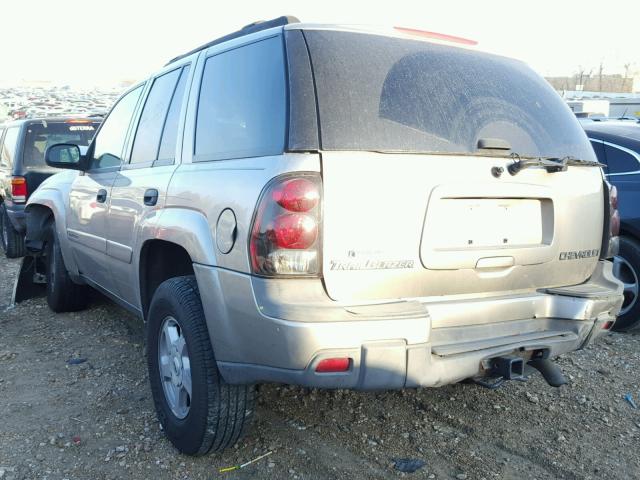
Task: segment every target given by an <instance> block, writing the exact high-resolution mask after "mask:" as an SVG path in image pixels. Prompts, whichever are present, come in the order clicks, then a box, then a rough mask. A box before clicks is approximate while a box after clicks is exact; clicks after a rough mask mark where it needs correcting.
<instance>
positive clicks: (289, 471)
mask: <svg viewBox="0 0 640 480" xmlns="http://www.w3.org/2000/svg"><path fill="white" fill-rule="evenodd" d="M17 268H18V262H17V261H14V260H13V261H7V260H6V259H2V260H0V271H1V272H2V273H3V275H2V277H1V278H0V305H5V306H6V305H7V304H8V302H9V300H8V299H9V297H10V295H11V290H12V288H13V283H12V282H13V279H14V278H15V272H16V271H17ZM0 328H1V329H2V335H1V336H0V416H1V417H2V418H3V422H0V478H2V479H3V480H5V479H22V478H25V479H26V478H45V477H46V478H48V479H62V478H92V479H120V478H155V479H164V478H172V479H173V478H185V479H186V478H189V479H191V478H202V479H211V478H232V479H238V478H293V479H297V478H299V479H303V478H304V479H308V478H318V479H321V478H349V479H351V478H356V479H360V478H362V479H369V478H396V477H398V476H399V475H400V476H404V475H406V474H402V473H399V472H397V471H395V470H394V462H393V461H394V459H398V458H410V459H420V460H423V461H424V462H425V463H426V465H425V466H424V467H423V468H422V469H420V470H418V471H417V472H416V473H414V474H412V477H415V478H458V479H464V478H468V479H475V478H478V479H480V478H486V479H490V478H567V479H572V478H579V479H582V478H584V479H586V478H632V477H634V476H637V472H639V471H640V456H639V451H638V449H636V448H632V447H631V446H633V445H637V444H638V441H639V439H640V414H639V410H636V409H634V408H633V407H632V406H631V405H630V404H629V403H628V402H627V401H625V399H624V395H625V394H627V393H630V394H632V395H633V398H634V399H635V401H636V402H638V401H639V397H640V385H639V376H638V373H637V372H638V369H639V367H640V358H639V352H640V348H639V347H640V345H639V343H640V342H639V338H640V337H638V336H632V335H618V334H613V335H611V336H610V337H607V338H605V339H604V340H603V341H601V342H599V343H598V344H597V345H595V346H594V347H590V348H589V349H587V350H583V351H578V352H575V353H573V354H571V355H567V356H565V357H564V358H562V359H561V360H560V361H559V364H560V366H561V367H562V368H563V370H564V371H565V373H566V374H567V375H568V377H569V379H570V384H569V385H567V386H565V387H562V388H560V389H553V388H551V387H549V386H547V385H546V383H544V381H543V380H542V379H541V378H540V377H535V378H531V379H530V380H529V382H527V383H518V382H511V383H509V384H507V385H505V386H504V387H503V388H501V389H499V390H496V391H489V390H486V389H482V388H480V387H477V386H475V385H469V384H459V385H452V386H448V387H443V388H439V389H418V390H404V391H398V392H372V393H359V392H351V391H341V390H339V391H321V390H309V389H304V388H298V387H287V386H278V385H263V386H261V387H260V388H259V401H258V406H257V418H256V423H255V426H254V427H255V428H254V429H253V430H252V431H251V432H250V433H249V435H248V437H247V438H245V439H244V440H241V441H240V442H239V444H238V445H236V446H235V447H233V448H231V449H229V450H228V451H226V452H224V453H223V454H219V455H209V456H205V457H200V458H191V457H186V456H183V455H180V454H178V453H177V452H176V450H175V449H173V447H172V446H171V445H170V443H169V442H168V441H167V440H166V439H165V438H164V436H163V434H162V432H161V431H160V428H159V425H158V422H157V420H156V417H155V412H154V408H153V402H152V400H151V394H150V391H149V387H148V376H147V367H146V361H145V357H144V346H143V333H144V328H143V325H142V323H141V322H139V321H138V320H137V319H136V318H134V317H133V316H131V315H130V314H128V313H127V312H126V311H124V310H122V309H121V308H119V307H117V306H116V305H114V304H113V303H111V302H110V301H109V300H107V299H106V298H104V297H102V296H101V295H99V294H97V293H96V294H95V295H93V296H92V299H91V305H90V308H89V309H88V310H86V311H83V312H77V313H65V314H59V315H56V314H54V313H52V312H51V311H50V310H49V309H48V307H47V305H46V301H45V300H44V299H33V300H29V301H27V302H24V303H22V304H20V305H18V306H16V307H15V308H13V309H9V310H6V309H5V307H1V306H0ZM639 403H640V402H639ZM269 451H273V452H274V453H273V454H271V455H270V456H269V457H267V458H265V459H263V460H261V461H259V462H257V463H255V464H253V465H251V466H249V467H247V468H245V469H242V470H239V471H235V472H231V473H227V474H219V473H218V469H219V468H221V467H225V466H231V465H237V464H240V463H243V462H246V461H249V460H251V459H253V458H256V457H258V456H260V455H262V454H264V453H267V452H269Z"/></svg>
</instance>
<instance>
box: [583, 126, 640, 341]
mask: <svg viewBox="0 0 640 480" xmlns="http://www.w3.org/2000/svg"><path fill="white" fill-rule="evenodd" d="M580 122H581V123H582V126H583V127H584V129H585V131H586V132H587V136H588V137H589V140H591V145H593V149H594V150H595V152H596V155H597V156H598V160H600V162H602V163H604V164H606V165H607V168H606V169H605V173H606V176H607V178H608V180H609V182H611V183H612V184H613V185H615V187H616V188H617V189H618V202H619V206H618V209H619V211H620V220H621V225H620V252H619V254H618V255H617V256H616V257H615V259H614V273H615V275H616V276H617V277H618V278H619V279H620V280H622V281H623V282H624V304H623V305H622V310H620V317H619V318H618V320H617V321H616V323H615V326H614V329H615V330H622V331H625V330H631V329H637V328H640V300H639V298H638V297H639V285H640V283H639V281H638V279H639V278H640V123H638V122H637V121H634V120H609V119H598V120H591V119H581V120H580Z"/></svg>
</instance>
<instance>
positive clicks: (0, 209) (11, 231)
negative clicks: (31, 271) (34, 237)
mask: <svg viewBox="0 0 640 480" xmlns="http://www.w3.org/2000/svg"><path fill="white" fill-rule="evenodd" d="M0 246H1V247H2V250H3V251H4V254H5V255H6V256H7V258H20V257H24V256H25V254H26V253H27V252H26V249H25V246H24V236H23V235H21V234H20V233H19V232H18V231H17V230H16V229H15V228H13V224H12V223H11V220H9V214H8V213H7V207H6V206H5V205H4V203H3V204H1V205H0Z"/></svg>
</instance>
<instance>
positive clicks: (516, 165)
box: [507, 153, 606, 175]
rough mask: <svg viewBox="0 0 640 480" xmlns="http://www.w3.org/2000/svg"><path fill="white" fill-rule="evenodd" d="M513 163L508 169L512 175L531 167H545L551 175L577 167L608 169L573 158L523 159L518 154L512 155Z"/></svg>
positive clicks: (588, 161)
mask: <svg viewBox="0 0 640 480" xmlns="http://www.w3.org/2000/svg"><path fill="white" fill-rule="evenodd" d="M511 157H512V158H513V159H514V161H513V163H512V164H511V165H509V166H508V167H507V170H509V173H510V174H511V175H516V174H517V173H518V172H520V171H521V170H524V169H525V168H530V167H543V168H544V169H545V170H546V171H547V172H549V173H555V172H565V171H566V170H567V167H568V166H575V167H606V165H604V164H603V163H599V162H593V161H590V160H579V159H577V158H573V157H564V158H527V159H524V160H523V159H521V158H520V156H519V155H518V154H517V153H512V154H511Z"/></svg>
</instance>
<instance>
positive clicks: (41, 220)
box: [25, 188, 79, 279]
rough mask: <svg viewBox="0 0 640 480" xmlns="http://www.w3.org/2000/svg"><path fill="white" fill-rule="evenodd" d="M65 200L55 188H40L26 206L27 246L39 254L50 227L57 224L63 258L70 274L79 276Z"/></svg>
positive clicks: (74, 276)
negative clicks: (72, 248)
mask: <svg viewBox="0 0 640 480" xmlns="http://www.w3.org/2000/svg"><path fill="white" fill-rule="evenodd" d="M64 205H65V201H64V199H63V195H62V193H61V192H60V191H58V190H54V189H46V188H45V189H42V190H40V189H38V190H37V191H36V192H34V194H33V195H32V196H31V198H30V199H29V201H28V203H27V205H26V207H25V214H26V221H27V232H26V237H25V241H26V246H27V250H28V251H29V252H31V253H35V254H39V253H41V252H42V251H43V250H44V246H45V243H46V235H47V232H48V228H49V226H50V225H51V223H52V222H53V223H54V224H55V228H56V233H57V234H58V240H59V241H60V250H61V252H62V258H63V259H64V264H65V266H66V268H67V271H68V272H69V274H70V275H71V276H72V277H73V278H74V279H77V278H78V277H79V274H78V267H77V265H76V261H75V257H74V256H73V253H72V251H71V246H70V244H69V237H68V236H67V229H66V225H67V221H66V211H65V207H64Z"/></svg>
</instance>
